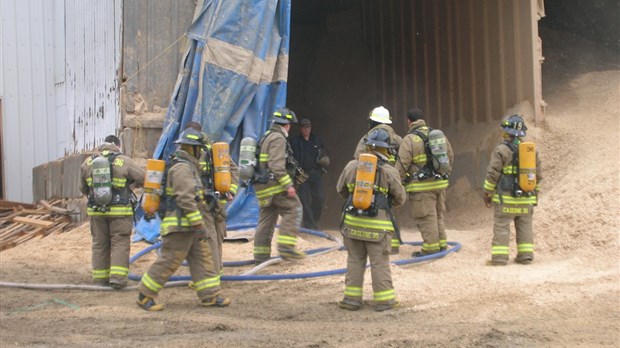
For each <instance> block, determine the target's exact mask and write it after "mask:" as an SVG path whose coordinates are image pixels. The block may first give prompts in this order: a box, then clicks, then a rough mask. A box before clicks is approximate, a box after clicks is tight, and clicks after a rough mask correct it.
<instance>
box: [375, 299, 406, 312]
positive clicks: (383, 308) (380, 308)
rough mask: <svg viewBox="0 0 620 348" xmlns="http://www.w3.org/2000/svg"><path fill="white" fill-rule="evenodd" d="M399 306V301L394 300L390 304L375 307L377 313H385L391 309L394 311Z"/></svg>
mask: <svg viewBox="0 0 620 348" xmlns="http://www.w3.org/2000/svg"><path fill="white" fill-rule="evenodd" d="M399 305H400V302H398V300H394V301H391V302H388V303H381V304H377V305H375V311H377V312H383V311H387V310H390V309H394V308H396V307H398V306H399Z"/></svg>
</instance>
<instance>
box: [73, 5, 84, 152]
mask: <svg viewBox="0 0 620 348" xmlns="http://www.w3.org/2000/svg"><path fill="white" fill-rule="evenodd" d="M84 20H85V19H84V3H83V2H81V1H79V0H76V2H75V26H74V27H75V37H74V38H73V39H74V40H75V52H74V53H75V61H74V64H75V65H74V66H73V70H74V74H75V90H74V92H75V95H74V98H75V123H74V124H73V127H74V128H75V148H74V149H73V152H78V151H81V150H82V149H86V127H87V120H86V119H85V117H84V109H85V106H86V105H85V103H84V94H85V84H86V82H85V78H86V77H85V76H84V62H85V61H86V57H85V52H84V45H85V43H84V41H85V28H84Z"/></svg>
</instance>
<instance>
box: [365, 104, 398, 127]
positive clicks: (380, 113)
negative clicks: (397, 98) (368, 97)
mask: <svg viewBox="0 0 620 348" xmlns="http://www.w3.org/2000/svg"><path fill="white" fill-rule="evenodd" d="M369 118H370V120H371V121H375V122H378V123H384V124H392V117H390V112H389V111H388V109H386V108H384V107H383V106H379V107H376V108H374V109H372V111H371V112H370V117H369Z"/></svg>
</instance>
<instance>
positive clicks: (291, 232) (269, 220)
mask: <svg viewBox="0 0 620 348" xmlns="http://www.w3.org/2000/svg"><path fill="white" fill-rule="evenodd" d="M301 214H302V212H301V203H300V201H299V198H298V197H297V196H295V197H289V196H288V195H287V194H286V192H284V193H280V194H277V195H275V196H273V199H272V201H271V204H270V205H269V206H266V207H261V208H260V211H259V214H258V226H257V227H256V234H255V237H254V260H257V261H264V260H266V259H268V258H269V257H271V240H272V238H273V232H274V228H275V226H276V223H277V222H278V216H281V217H282V219H281V220H280V232H279V236H278V249H295V248H296V246H297V234H298V231H299V226H300V224H301Z"/></svg>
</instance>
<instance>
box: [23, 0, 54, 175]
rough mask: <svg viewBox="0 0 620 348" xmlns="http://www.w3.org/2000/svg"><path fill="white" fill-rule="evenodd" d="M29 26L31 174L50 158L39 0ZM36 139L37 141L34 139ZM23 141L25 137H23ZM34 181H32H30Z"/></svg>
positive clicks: (35, 1) (32, 2)
mask: <svg viewBox="0 0 620 348" xmlns="http://www.w3.org/2000/svg"><path fill="white" fill-rule="evenodd" d="M28 15H29V24H30V25H29V27H30V33H31V35H30V41H29V44H30V50H31V52H32V53H31V65H30V73H31V79H32V92H31V95H32V101H31V103H32V115H31V119H32V128H31V129H30V130H29V131H28V133H29V135H30V137H31V138H32V139H33V141H32V150H33V151H34V156H33V157H31V159H30V160H31V163H30V164H31V166H30V169H31V171H30V172H31V173H30V174H31V175H32V168H34V167H35V166H37V165H39V164H42V163H45V162H47V160H48V154H47V151H48V147H49V146H48V142H47V129H48V127H47V121H48V114H47V101H46V99H47V98H46V97H47V82H46V68H45V65H46V60H45V48H46V43H45V29H44V27H43V22H44V13H43V4H42V3H41V1H38V0H30V11H29V14H28ZM34 139H36V141H34ZM22 141H23V139H22ZM30 183H32V181H30Z"/></svg>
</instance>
